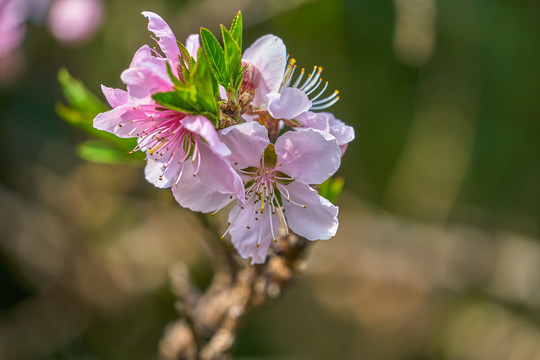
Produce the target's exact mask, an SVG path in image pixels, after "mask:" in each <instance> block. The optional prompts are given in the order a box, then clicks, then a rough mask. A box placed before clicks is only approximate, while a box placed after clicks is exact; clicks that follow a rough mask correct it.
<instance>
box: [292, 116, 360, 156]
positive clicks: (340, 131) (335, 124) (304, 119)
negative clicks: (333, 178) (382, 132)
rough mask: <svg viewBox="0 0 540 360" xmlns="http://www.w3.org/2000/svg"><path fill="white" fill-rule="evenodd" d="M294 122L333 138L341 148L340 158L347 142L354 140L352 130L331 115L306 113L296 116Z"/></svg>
mask: <svg viewBox="0 0 540 360" xmlns="http://www.w3.org/2000/svg"><path fill="white" fill-rule="evenodd" d="M296 120H297V121H298V122H299V123H300V125H302V126H303V127H307V128H312V129H317V130H321V131H324V132H326V133H329V134H330V135H332V136H334V137H335V138H336V139H337V141H338V145H339V147H340V148H341V151H342V154H341V156H343V154H345V150H346V149H347V145H348V144H349V142H351V141H353V140H354V128H353V127H352V126H349V125H346V124H345V123H344V122H343V121H341V120H339V119H336V117H335V116H334V115H333V114H331V113H328V112H321V113H316V112H312V111H307V112H305V113H303V114H300V115H299V116H297V117H296Z"/></svg>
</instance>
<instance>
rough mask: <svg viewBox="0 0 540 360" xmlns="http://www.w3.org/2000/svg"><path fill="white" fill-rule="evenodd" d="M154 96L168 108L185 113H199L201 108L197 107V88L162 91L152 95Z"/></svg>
mask: <svg viewBox="0 0 540 360" xmlns="http://www.w3.org/2000/svg"><path fill="white" fill-rule="evenodd" d="M152 98H153V99H154V100H156V102H157V103H158V104H160V105H163V106H164V107H166V108H168V109H171V110H176V111H180V112H183V113H189V114H197V113H198V112H200V110H201V109H199V108H198V107H197V94H196V91H195V89H177V90H176V91H168V92H161V93H157V94H154V95H152Z"/></svg>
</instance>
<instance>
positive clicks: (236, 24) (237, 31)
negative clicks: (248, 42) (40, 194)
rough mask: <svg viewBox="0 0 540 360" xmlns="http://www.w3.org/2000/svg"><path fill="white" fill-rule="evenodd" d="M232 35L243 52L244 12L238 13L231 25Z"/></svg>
mask: <svg viewBox="0 0 540 360" xmlns="http://www.w3.org/2000/svg"><path fill="white" fill-rule="evenodd" d="M230 32H231V35H232V37H233V39H234V40H235V41H236V43H237V44H238V46H239V47H240V50H242V12H241V11H238V12H237V13H236V16H235V17H234V19H233V21H232V24H231V30H230Z"/></svg>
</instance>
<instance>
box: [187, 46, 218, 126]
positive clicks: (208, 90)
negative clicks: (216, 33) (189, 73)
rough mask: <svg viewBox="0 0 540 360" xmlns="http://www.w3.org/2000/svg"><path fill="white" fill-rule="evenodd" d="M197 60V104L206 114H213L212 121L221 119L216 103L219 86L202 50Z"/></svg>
mask: <svg viewBox="0 0 540 360" xmlns="http://www.w3.org/2000/svg"><path fill="white" fill-rule="evenodd" d="M197 58H198V59H197V65H196V68H195V69H194V71H193V84H194V85H195V87H196V89H197V91H196V99H197V104H198V105H199V106H200V107H201V108H202V109H204V110H205V111H206V112H208V113H210V114H213V116H212V120H217V118H218V117H219V106H218V104H217V102H216V93H217V84H216V83H215V80H214V78H213V77H212V74H211V70H210V66H209V64H208V63H207V60H206V58H205V57H204V56H203V55H202V50H199V52H198V56H197Z"/></svg>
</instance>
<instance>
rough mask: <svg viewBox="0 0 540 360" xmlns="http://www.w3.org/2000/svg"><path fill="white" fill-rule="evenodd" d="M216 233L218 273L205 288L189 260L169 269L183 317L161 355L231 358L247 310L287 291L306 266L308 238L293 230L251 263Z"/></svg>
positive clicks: (167, 359) (175, 359)
mask: <svg viewBox="0 0 540 360" xmlns="http://www.w3.org/2000/svg"><path fill="white" fill-rule="evenodd" d="M199 218H200V220H201V222H202V224H204V225H205V227H206V229H210V230H213V232H214V234H210V232H208V237H210V236H214V237H215V238H217V239H219V238H218V237H217V235H216V231H217V229H216V228H215V225H214V224H213V223H212V221H210V220H209V219H208V218H207V217H206V216H204V215H203V216H200V217H199ZM215 238H214V239H207V242H208V243H209V247H211V254H213V255H215V256H213V257H212V260H213V262H214V278H213V280H212V283H211V285H210V286H209V287H208V289H207V290H206V291H205V292H203V293H201V292H200V291H199V290H198V289H197V288H196V287H195V286H193V285H192V284H191V282H190V280H189V274H188V271H187V268H186V267H185V266H183V265H179V266H176V267H175V268H174V269H173V270H172V271H171V280H172V283H173V291H174V293H175V295H176V296H177V297H178V301H177V310H178V312H179V315H180V319H178V320H177V321H175V322H174V323H173V324H172V325H170V326H168V327H167V329H166V330H165V334H164V336H163V339H162V340H161V343H160V347H159V352H160V359H162V360H180V359H186V360H191V359H203V360H210V359H212V360H213V359H218V360H221V359H229V358H230V356H229V355H228V354H229V351H230V350H231V348H232V347H233V345H234V343H235V341H236V334H237V331H238V328H239V326H240V324H241V321H242V319H243V318H244V316H245V315H246V314H247V313H248V312H249V311H250V310H251V309H253V308H254V307H257V306H260V305H262V304H264V303H266V302H268V301H269V300H271V299H273V298H277V297H278V296H279V295H281V294H282V293H283V289H284V288H285V287H286V286H287V285H288V284H290V283H291V282H292V281H293V280H294V278H295V276H296V275H297V274H298V273H299V272H300V271H301V270H302V269H303V267H304V258H305V256H306V253H307V249H308V247H309V244H310V242H309V241H307V240H306V239H304V238H301V237H298V236H297V235H294V234H290V235H286V236H282V237H281V238H280V239H279V241H278V244H277V246H276V248H275V249H274V255H271V256H270V257H269V258H268V259H267V261H266V263H265V264H262V265H257V266H250V265H248V264H247V262H246V261H245V260H241V259H240V258H238V257H237V256H235V255H233V254H234V253H233V251H234V249H232V247H231V246H230V245H229V244H228V243H226V242H225V241H217V240H215ZM224 264H226V265H225V266H224Z"/></svg>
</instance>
